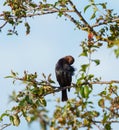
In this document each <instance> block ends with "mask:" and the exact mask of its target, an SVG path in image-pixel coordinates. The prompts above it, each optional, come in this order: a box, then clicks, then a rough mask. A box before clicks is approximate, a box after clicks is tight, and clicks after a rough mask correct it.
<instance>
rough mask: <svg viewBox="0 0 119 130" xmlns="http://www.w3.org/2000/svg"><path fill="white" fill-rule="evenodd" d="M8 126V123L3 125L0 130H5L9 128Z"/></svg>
mask: <svg viewBox="0 0 119 130" xmlns="http://www.w3.org/2000/svg"><path fill="white" fill-rule="evenodd" d="M10 125H11V123H9V124H4V125H3V126H1V127H2V128H0V130H3V129H5V128H7V127H8V126H10Z"/></svg>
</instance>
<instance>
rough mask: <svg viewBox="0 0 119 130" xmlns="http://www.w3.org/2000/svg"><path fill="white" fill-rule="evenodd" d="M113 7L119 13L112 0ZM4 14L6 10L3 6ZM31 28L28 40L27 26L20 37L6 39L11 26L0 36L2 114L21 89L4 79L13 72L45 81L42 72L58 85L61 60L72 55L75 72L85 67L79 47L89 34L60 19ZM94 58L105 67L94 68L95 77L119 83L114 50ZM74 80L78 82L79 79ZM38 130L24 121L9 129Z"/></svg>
mask: <svg viewBox="0 0 119 130" xmlns="http://www.w3.org/2000/svg"><path fill="white" fill-rule="evenodd" d="M100 2H101V0H100ZM0 3H1V1H0ZM109 7H111V8H114V9H115V11H116V12H119V9H118V1H117V0H110V1H109ZM0 10H2V7H1V4H0ZM0 12H1V11H0ZM30 24H31V33H30V35H28V36H26V35H25V29H24V27H23V26H20V27H18V30H19V35H18V36H6V29H8V28H9V26H7V27H5V28H4V29H3V31H2V33H0V59H1V64H0V84H1V91H0V99H1V103H0V114H1V113H2V112H4V110H6V109H9V108H11V106H12V104H8V97H9V95H10V94H11V92H12V91H13V90H20V89H21V85H20V84H16V85H15V86H14V85H12V80H10V79H4V77H5V76H7V75H9V74H10V71H11V70H14V71H15V72H18V73H19V74H21V75H22V73H23V71H24V70H27V71H28V72H31V73H34V72H37V73H38V75H39V78H41V74H42V72H44V73H45V74H46V75H48V74H49V73H52V77H53V79H54V80H55V81H56V79H55V73H54V68H55V64H56V62H57V60H58V59H59V58H60V57H63V56H65V55H69V54H70V55H72V56H74V58H75V63H74V66H75V68H77V69H78V68H79V67H80V65H81V63H80V62H81V61H80V59H79V58H78V55H79V53H80V52H81V48H80V47H79V44H80V43H81V41H82V40H83V39H85V38H86V36H87V34H86V33H82V32H81V31H79V30H75V26H74V25H73V23H71V22H70V21H69V20H67V21H65V20H64V18H59V17H57V15H46V16H41V17H36V18H31V19H30ZM94 56H95V57H96V58H99V59H101V65H100V66H99V67H96V66H93V67H92V69H91V72H93V73H95V74H96V76H99V77H100V76H102V79H103V80H111V79H115V80H118V79H119V77H118V74H119V67H118V66H119V61H118V60H119V59H116V58H115V56H114V54H113V51H112V50H111V49H110V50H107V49H106V46H104V47H102V48H101V50H99V51H98V52H96V53H95V55H94ZM73 80H74V81H75V77H74V79H73ZM22 88H23V87H22ZM97 91H98V89H97ZM58 96H60V93H59V94H58ZM48 98H50V97H48ZM49 106H50V104H49ZM38 127H39V125H38V123H34V125H32V126H31V127H30V128H29V127H27V124H26V122H25V121H22V123H21V125H20V126H19V127H18V128H17V127H8V128H6V130H21V129H22V130H32V129H39V128H38Z"/></svg>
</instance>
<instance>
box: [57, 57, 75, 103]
mask: <svg viewBox="0 0 119 130" xmlns="http://www.w3.org/2000/svg"><path fill="white" fill-rule="evenodd" d="M73 63H74V58H73V57H72V56H65V57H63V58H61V59H59V60H58V62H57V64H56V68H55V73H56V78H57V81H58V83H59V85H60V87H66V86H70V85H71V82H72V75H73V74H74V71H75V69H74V68H73V67H72V66H71V65H72V64H73ZM68 91H70V89H68ZM67 100H68V96H67V90H66V89H65V90H62V101H67Z"/></svg>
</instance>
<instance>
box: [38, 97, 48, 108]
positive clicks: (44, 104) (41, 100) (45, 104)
mask: <svg viewBox="0 0 119 130" xmlns="http://www.w3.org/2000/svg"><path fill="white" fill-rule="evenodd" d="M40 103H41V104H42V105H43V106H47V102H46V100H45V99H44V98H41V99H40Z"/></svg>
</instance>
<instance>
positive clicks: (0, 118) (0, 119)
mask: <svg viewBox="0 0 119 130" xmlns="http://www.w3.org/2000/svg"><path fill="white" fill-rule="evenodd" d="M5 116H9V114H7V113H3V114H2V115H1V116H0V121H2V120H3V117H5Z"/></svg>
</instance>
